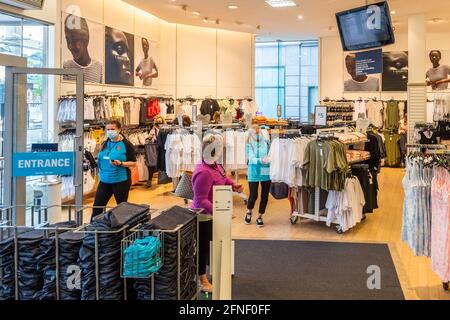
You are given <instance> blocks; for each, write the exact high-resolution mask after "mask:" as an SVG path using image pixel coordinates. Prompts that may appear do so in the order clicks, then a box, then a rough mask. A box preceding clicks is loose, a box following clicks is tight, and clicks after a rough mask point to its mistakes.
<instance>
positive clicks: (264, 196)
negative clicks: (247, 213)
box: [247, 181, 271, 214]
mask: <svg viewBox="0 0 450 320" xmlns="http://www.w3.org/2000/svg"><path fill="white" fill-rule="evenodd" d="M260 183H261V189H262V192H261V202H260V203H259V214H264V213H266V208H267V203H268V202H269V192H270V185H271V182H270V181H262V182H249V183H248V184H249V187H250V197H249V199H248V206H247V209H248V210H253V209H254V208H255V203H256V200H258V189H259V184H260Z"/></svg>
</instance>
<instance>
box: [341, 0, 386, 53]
mask: <svg viewBox="0 0 450 320" xmlns="http://www.w3.org/2000/svg"><path fill="white" fill-rule="evenodd" d="M336 18H337V24H338V27H339V33H340V35H341V41H342V47H343V48H344V51H356V50H363V49H370V48H378V47H382V46H385V45H389V44H393V43H395V36H394V29H393V27H392V21H391V12H390V10H389V5H388V3H387V2H386V1H385V2H379V3H375V4H372V5H369V6H364V7H359V8H356V9H352V10H347V11H343V12H339V13H337V14H336Z"/></svg>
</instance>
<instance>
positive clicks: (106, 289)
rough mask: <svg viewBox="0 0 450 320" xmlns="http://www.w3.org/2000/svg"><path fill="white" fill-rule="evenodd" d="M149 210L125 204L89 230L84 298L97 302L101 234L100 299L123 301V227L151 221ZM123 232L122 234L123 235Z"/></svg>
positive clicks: (84, 259)
mask: <svg viewBox="0 0 450 320" xmlns="http://www.w3.org/2000/svg"><path fill="white" fill-rule="evenodd" d="M148 212H149V207H148V206H141V205H135V204H130V203H122V204H120V205H118V206H117V207H116V208H114V209H112V210H110V211H108V212H106V213H104V214H103V215H99V216H98V217H96V218H95V219H94V221H93V222H92V223H91V224H90V225H89V226H88V227H87V228H86V231H87V232H86V236H85V237H84V239H83V245H82V247H81V249H80V257H79V265H80V267H81V275H82V276H81V291H82V292H81V299H82V300H95V299H96V298H97V296H96V275H95V234H94V232H95V231H97V232H99V234H98V264H99V279H98V280H99V298H100V300H122V299H123V298H124V292H123V288H124V285H123V279H122V278H121V274H120V261H121V241H122V239H123V237H124V232H121V231H120V230H121V229H122V228H124V227H125V228H127V229H128V228H132V227H134V226H135V225H137V224H139V223H142V222H145V221H147V220H148V218H149V216H148ZM119 231H120V232H119Z"/></svg>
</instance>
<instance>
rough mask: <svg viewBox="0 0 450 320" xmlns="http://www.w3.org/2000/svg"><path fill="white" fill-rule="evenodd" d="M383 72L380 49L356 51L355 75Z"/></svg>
mask: <svg viewBox="0 0 450 320" xmlns="http://www.w3.org/2000/svg"><path fill="white" fill-rule="evenodd" d="M380 73H383V51H382V50H381V49H377V50H371V51H364V52H358V53H356V75H358V76H361V75H367V74H380Z"/></svg>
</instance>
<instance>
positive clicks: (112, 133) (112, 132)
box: [106, 130, 119, 140]
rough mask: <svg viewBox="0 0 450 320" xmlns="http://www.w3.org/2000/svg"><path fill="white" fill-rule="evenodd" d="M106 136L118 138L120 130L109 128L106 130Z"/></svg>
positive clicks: (112, 138)
mask: <svg viewBox="0 0 450 320" xmlns="http://www.w3.org/2000/svg"><path fill="white" fill-rule="evenodd" d="M106 136H107V137H108V139H109V140H116V139H117V137H118V136H119V132H118V131H117V130H108V131H106Z"/></svg>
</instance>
